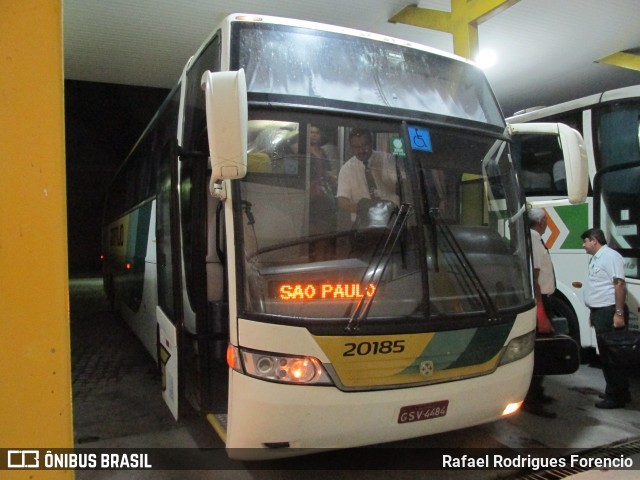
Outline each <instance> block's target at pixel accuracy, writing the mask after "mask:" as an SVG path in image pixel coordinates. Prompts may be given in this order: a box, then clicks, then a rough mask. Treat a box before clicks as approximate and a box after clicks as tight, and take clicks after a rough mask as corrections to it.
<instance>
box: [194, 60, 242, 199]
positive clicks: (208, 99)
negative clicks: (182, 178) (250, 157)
mask: <svg viewBox="0 0 640 480" xmlns="http://www.w3.org/2000/svg"><path fill="white" fill-rule="evenodd" d="M200 84H201V86H202V89H203V90H204V93H205V107H206V116H207V136H208V139H209V152H210V158H211V182H210V185H209V188H210V190H211V193H212V194H214V195H215V193H214V192H220V190H221V189H224V186H223V184H224V182H223V180H234V179H237V178H243V177H244V176H245V175H246V174H247V124H248V105H247V84H246V80H245V74H244V70H243V69H240V70H238V71H230V72H210V71H206V72H204V74H203V75H202V80H201V82H200Z"/></svg>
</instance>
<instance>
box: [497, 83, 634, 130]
mask: <svg viewBox="0 0 640 480" xmlns="http://www.w3.org/2000/svg"><path fill="white" fill-rule="evenodd" d="M625 98H640V85H632V86H630V87H623V88H618V89H615V90H607V91H606V92H602V93H596V94H593V95H589V96H586V97H582V98H578V99H576V100H569V101H568V102H563V103H559V104H557V105H553V106H550V107H541V108H536V109H534V110H531V111H526V110H525V111H521V112H522V113H521V112H516V113H515V114H514V115H513V116H511V117H509V118H507V122H509V123H524V122H530V121H532V120H538V119H540V118H547V117H551V116H554V115H559V114H561V113H565V112H570V111H572V110H581V109H584V108H587V107H590V106H593V105H597V104H599V103H606V102H612V101H615V100H621V99H625Z"/></svg>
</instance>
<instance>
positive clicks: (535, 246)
mask: <svg viewBox="0 0 640 480" xmlns="http://www.w3.org/2000/svg"><path fill="white" fill-rule="evenodd" d="M529 229H530V232H531V246H532V250H533V291H534V294H535V297H536V334H538V335H548V334H551V333H553V324H552V323H551V319H550V316H549V312H550V308H549V297H550V296H551V295H552V294H553V292H555V290H556V279H555V274H554V271H553V264H552V263H551V255H549V251H548V250H547V247H546V245H545V244H544V241H543V240H542V235H543V234H544V232H545V230H546V229H547V214H546V212H545V211H544V210H543V209H541V208H533V209H531V210H529ZM543 381H544V377H543V376H542V375H534V376H533V377H532V378H531V384H530V385H529V391H528V392H527V396H526V397H525V399H524V403H523V404H522V407H521V408H522V410H523V411H525V412H528V413H531V414H533V415H537V416H539V417H544V418H555V417H556V414H555V413H554V412H550V411H548V410H546V409H545V408H544V404H545V403H550V402H551V401H553V400H552V398H551V397H549V396H547V395H545V394H544V387H543V386H542V383H543Z"/></svg>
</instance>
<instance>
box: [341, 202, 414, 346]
mask: <svg viewBox="0 0 640 480" xmlns="http://www.w3.org/2000/svg"><path fill="white" fill-rule="evenodd" d="M412 209H413V206H412V205H411V204H410V203H403V204H402V205H401V206H400V210H399V211H398V215H397V216H396V218H395V221H394V222H393V225H392V227H391V229H390V230H389V234H388V235H387V237H386V239H385V241H384V245H383V246H382V250H381V252H380V255H379V256H378V261H377V262H376V264H375V266H372V265H371V263H373V261H372V262H371V263H370V264H369V265H368V266H367V269H366V271H365V273H364V275H363V276H362V279H361V284H362V285H364V283H365V279H366V277H368V276H370V277H371V280H370V281H369V282H368V284H367V287H366V291H370V292H371V293H370V294H366V295H364V296H363V297H362V298H360V301H359V302H358V305H356V308H355V309H354V311H353V314H352V315H351V318H350V319H349V323H348V324H347V326H346V327H345V331H346V332H347V333H354V332H356V331H357V330H358V329H359V328H360V324H361V323H362V322H363V321H364V320H366V319H367V315H369V310H370V309H371V304H372V303H373V300H374V298H375V296H376V293H377V292H378V285H379V284H380V281H381V280H382V276H383V274H384V271H385V269H386V268H387V265H389V260H390V259H391V254H392V253H393V248H394V247H395V245H396V243H397V241H398V238H400V234H401V233H402V231H403V230H404V226H405V225H406V223H407V218H409V213H411V210H412ZM372 267H373V268H372ZM370 287H373V289H371V290H370Z"/></svg>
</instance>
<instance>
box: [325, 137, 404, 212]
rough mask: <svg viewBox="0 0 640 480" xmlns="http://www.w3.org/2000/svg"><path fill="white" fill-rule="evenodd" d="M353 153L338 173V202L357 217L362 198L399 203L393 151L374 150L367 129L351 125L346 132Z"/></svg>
mask: <svg viewBox="0 0 640 480" xmlns="http://www.w3.org/2000/svg"><path fill="white" fill-rule="evenodd" d="M349 145H350V146H351V152H352V153H353V156H352V157H351V158H350V159H349V160H347V162H346V163H345V164H344V165H343V166H342V168H341V169H340V173H339V174H338V191H337V197H338V206H339V207H340V209H341V210H342V211H344V212H347V213H348V214H350V216H351V221H352V222H353V221H355V220H356V214H357V212H358V204H359V203H360V202H361V201H362V200H388V201H390V202H393V203H394V204H395V205H398V203H399V197H398V194H397V193H396V192H397V184H398V177H397V170H396V162H395V159H394V158H393V156H392V155H390V154H388V153H385V152H381V151H377V150H373V135H372V133H371V132H370V131H369V130H364V129H359V128H354V129H353V130H352V131H351V133H350V134H349Z"/></svg>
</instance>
